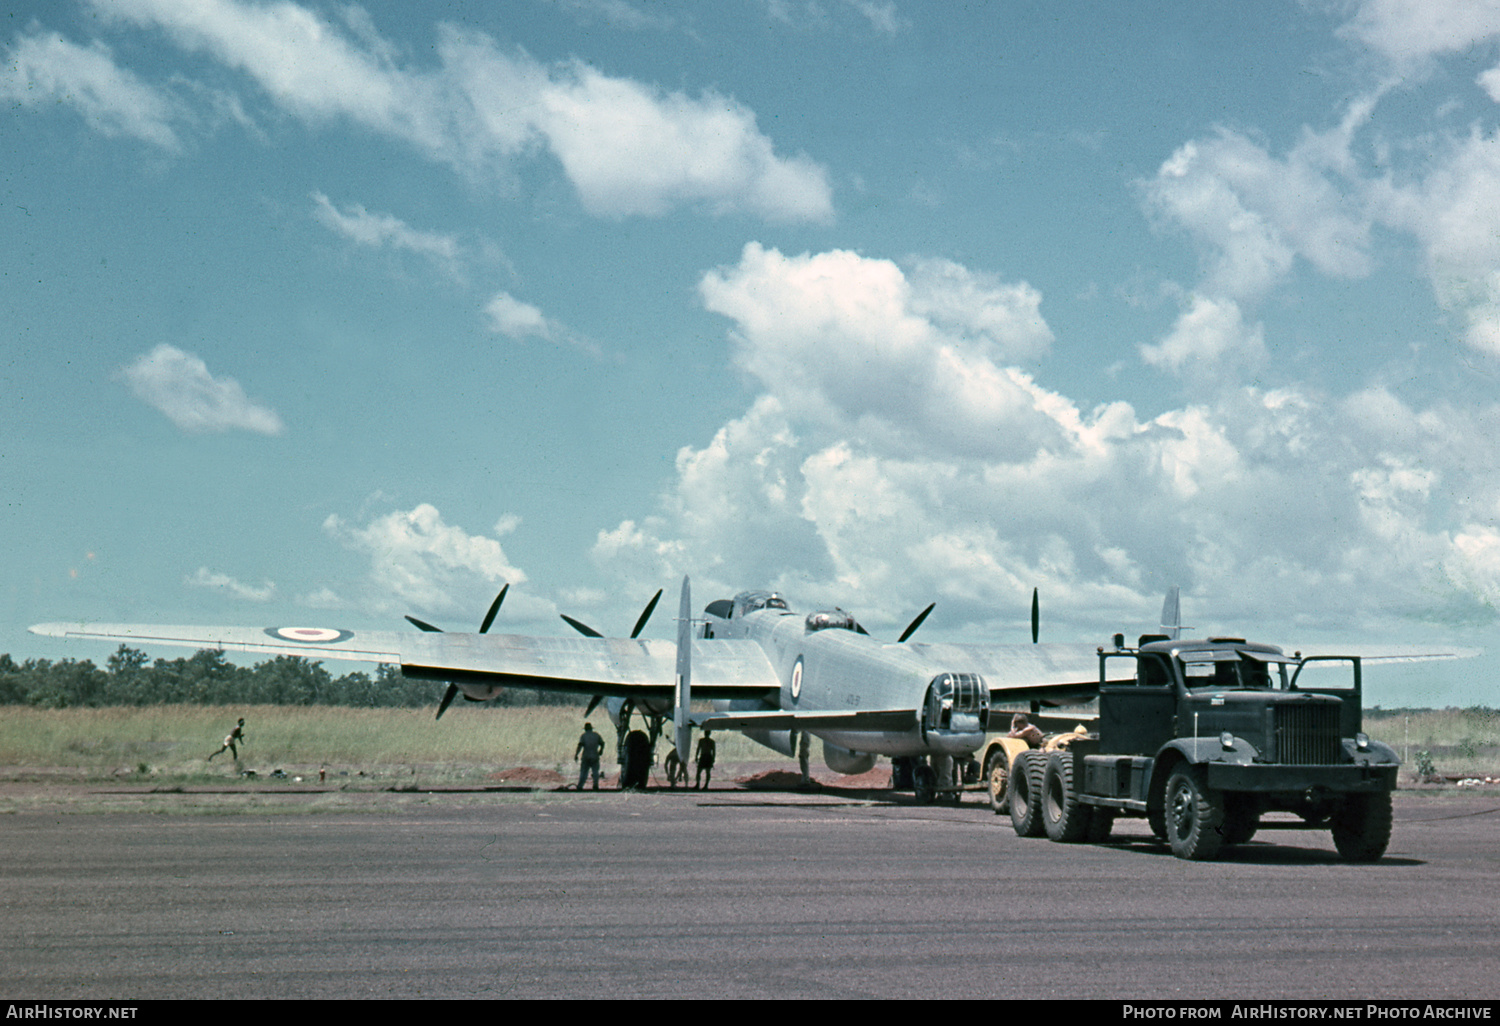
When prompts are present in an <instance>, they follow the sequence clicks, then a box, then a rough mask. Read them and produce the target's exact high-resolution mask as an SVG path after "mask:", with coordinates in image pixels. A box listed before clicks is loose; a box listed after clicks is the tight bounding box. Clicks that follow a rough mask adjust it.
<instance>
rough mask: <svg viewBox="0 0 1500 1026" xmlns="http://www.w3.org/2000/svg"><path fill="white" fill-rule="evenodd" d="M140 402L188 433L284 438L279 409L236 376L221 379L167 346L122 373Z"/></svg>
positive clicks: (192, 358)
mask: <svg viewBox="0 0 1500 1026" xmlns="http://www.w3.org/2000/svg"><path fill="white" fill-rule="evenodd" d="M122 373H123V375H124V378H125V381H126V383H127V384H128V385H129V386H130V390H131V392H133V393H134V394H135V397H136V398H137V399H140V400H141V401H142V402H144V403H146V404H147V405H149V406H152V407H154V408H155V409H157V410H160V411H161V412H162V413H164V414H166V415H167V417H169V418H170V419H171V421H172V423H174V424H176V425H177V426H178V427H180V428H182V429H183V430H184V431H193V432H199V431H230V430H235V429H239V430H244V431H254V432H257V433H259V434H263V435H279V434H281V433H282V432H283V431H284V430H285V429H286V428H285V425H283V424H282V422H281V418H280V417H279V416H278V415H277V414H276V411H274V410H272V409H270V408H268V407H265V406H262V405H260V404H259V403H256V402H253V401H252V400H251V399H250V398H249V397H248V396H246V395H245V390H244V389H243V388H241V387H240V383H239V382H238V381H236V380H234V379H233V378H216V377H214V376H213V375H212V374H210V373H209V371H208V365H207V364H205V363H204V362H203V361H202V360H201V359H199V358H198V357H197V356H194V355H193V354H191V353H185V352H183V351H182V350H181V349H178V348H177V347H176V346H170V345H167V344H166V343H162V344H161V345H158V346H157V347H156V348H155V349H153V350H151V351H150V352H149V353H145V354H143V355H142V356H141V357H140V358H139V359H137V360H136V361H135V362H134V363H132V364H131V365H130V366H128V367H126V368H125V369H124V371H123V372H122Z"/></svg>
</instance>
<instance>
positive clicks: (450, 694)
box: [433, 632, 458, 720]
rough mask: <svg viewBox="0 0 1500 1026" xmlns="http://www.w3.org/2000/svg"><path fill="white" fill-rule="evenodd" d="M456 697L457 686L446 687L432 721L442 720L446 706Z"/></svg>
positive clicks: (446, 709)
mask: <svg viewBox="0 0 1500 1026" xmlns="http://www.w3.org/2000/svg"><path fill="white" fill-rule="evenodd" d="M439 633H441V632H439ZM457 697H458V685H457V684H449V685H448V690H447V691H446V692H444V693H443V700H442V702H440V703H439V704H438V714H437V715H436V716H434V717H433V719H435V720H440V719H442V718H443V713H445V712H447V711H448V706H450V705H452V704H453V700H454V699H455V698H457Z"/></svg>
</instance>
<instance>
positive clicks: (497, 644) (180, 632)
mask: <svg viewBox="0 0 1500 1026" xmlns="http://www.w3.org/2000/svg"><path fill="white" fill-rule="evenodd" d="M31 632H32V633H33V634H43V635H47V636H49V637H59V638H73V639H80V640H87V641H120V642H124V643H125V644H128V645H134V646H152V645H176V646H182V647H187V648H199V649H201V648H210V649H224V650H226V651H234V652H248V653H251V654H253V655H266V656H276V655H292V656H302V657H304V658H312V659H342V660H350V661H353V662H367V663H394V664H398V665H399V666H400V667H401V672H402V673H403V674H405V675H406V676H408V677H415V678H418V679H425V680H438V681H445V682H451V683H456V684H460V685H469V686H478V687H484V686H490V687H527V688H539V689H542V690H545V691H566V692H574V693H576V694H581V695H609V696H615V697H622V698H665V699H670V698H671V697H672V691H673V682H674V680H675V675H676V661H677V646H676V645H675V644H674V643H673V642H670V641H658V640H633V639H628V638H584V637H577V638H563V637H536V636H531V635H524V634H462V633H457V632H455V633H427V632H423V633H412V634H408V633H405V632H397V631H351V630H343V629H339V628H324V627H264V628H262V627H161V626H156V625H148V624H89V623H83V624H70V623H44V624H37V625H36V626H35V627H32V628H31ZM779 688H780V682H779V681H778V680H777V678H776V671H775V669H774V668H773V667H772V666H771V663H770V660H768V659H767V658H766V655H765V652H764V651H763V650H762V649H761V647H760V645H758V644H756V643H755V642H753V641H744V640H738V639H716V640H707V641H694V642H693V694H694V695H695V696H701V697H703V698H755V699H762V700H763V699H764V698H766V697H767V695H768V694H769V696H770V697H771V698H772V699H773V700H774V697H775V695H776V693H777V692H778V690H779Z"/></svg>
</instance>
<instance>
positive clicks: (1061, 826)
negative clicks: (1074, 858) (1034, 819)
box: [1041, 752, 1092, 844]
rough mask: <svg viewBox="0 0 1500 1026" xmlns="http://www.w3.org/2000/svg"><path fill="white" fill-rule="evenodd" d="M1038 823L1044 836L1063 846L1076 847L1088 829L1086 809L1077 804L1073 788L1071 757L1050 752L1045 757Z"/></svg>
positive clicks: (1089, 810) (1068, 754)
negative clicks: (1042, 828)
mask: <svg viewBox="0 0 1500 1026" xmlns="http://www.w3.org/2000/svg"><path fill="white" fill-rule="evenodd" d="M1041 799H1042V800H1041V806H1042V823H1043V825H1044V826H1045V828H1046V831H1047V836H1048V837H1050V838H1051V839H1052V840H1054V841H1061V842H1062V843H1064V844H1077V843H1078V842H1079V841H1081V840H1083V838H1084V835H1085V834H1086V833H1088V829H1089V813H1090V812H1091V811H1092V810H1091V809H1090V808H1089V807H1088V806H1087V805H1085V804H1083V803H1082V802H1080V801H1079V800H1078V792H1077V790H1075V789H1074V787H1073V754H1072V753H1071V752H1053V753H1052V754H1051V755H1049V756H1048V757H1047V768H1046V769H1045V770H1044V771H1043V777H1042V793H1041Z"/></svg>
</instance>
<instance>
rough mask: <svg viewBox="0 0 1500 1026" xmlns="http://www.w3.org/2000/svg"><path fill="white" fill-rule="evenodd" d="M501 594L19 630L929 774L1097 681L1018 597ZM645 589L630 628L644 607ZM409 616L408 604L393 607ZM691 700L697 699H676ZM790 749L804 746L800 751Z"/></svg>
mask: <svg viewBox="0 0 1500 1026" xmlns="http://www.w3.org/2000/svg"><path fill="white" fill-rule="evenodd" d="M504 596H505V592H504V591H503V590H502V592H501V594H500V596H498V597H497V598H496V600H495V603H494V605H492V606H491V607H490V613H489V615H488V616H487V617H486V618H485V621H484V624H483V626H482V627H481V628H480V631H479V632H477V633H460V632H443V631H440V630H439V629H438V628H436V627H432V626H431V625H428V624H424V623H422V622H421V621H418V620H414V619H413V620H412V622H413V623H414V624H415V625H416V626H418V627H420V628H421V632H420V633H410V632H397V631H351V630H344V629H339V628H322V627H264V628H261V627H182V626H179V627H160V626H152V625H141V624H89V623H82V624H70V623H48V624H38V625H36V626H34V627H32V628H30V630H31V631H32V633H34V634H42V635H47V636H51V637H63V638H75V639H85V640H98V641H119V642H124V643H127V644H130V645H137V646H152V645H177V646H185V647H192V648H217V649H224V650H229V651H238V652H248V653H252V654H256V655H266V656H274V655H292V656H302V657H307V658H323V659H340V660H350V661H356V662H373V663H390V664H396V665H399V666H400V667H401V670H402V672H403V673H404V674H405V675H406V676H408V677H415V678H418V679H427V680H433V681H437V682H442V683H447V684H448V685H449V687H448V693H447V694H446V695H445V697H444V699H443V702H442V705H441V706H440V707H439V710H438V716H440V717H441V716H442V713H443V710H445V709H446V708H447V706H448V703H449V702H451V701H452V700H453V698H454V697H456V696H457V695H458V694H463V695H464V697H465V698H467V699H469V700H471V701H481V702H482V701H488V700H491V699H494V698H496V697H498V696H499V695H500V693H501V692H502V691H503V690H504V689H505V688H509V687H525V688H535V689H538V690H544V691H560V692H572V693H575V694H580V695H589V696H593V697H594V703H593V704H591V705H590V710H592V708H593V705H594V704H598V702H600V701H604V700H607V701H608V706H607V708H608V711H609V715H610V718H611V720H613V721H614V722H615V725H616V727H617V729H619V731H620V735H621V738H622V739H623V737H624V734H625V731H626V730H627V729H628V725H629V722H630V717H631V716H632V715H636V714H638V715H641V716H642V717H643V718H644V719H645V720H646V723H647V724H648V726H649V728H650V731H651V741H652V743H653V745H654V743H655V740H656V736H657V735H658V734H659V733H660V731H661V729H662V727H663V725H664V723H665V721H666V720H669V719H670V720H671V721H672V722H673V725H674V728H675V729H674V735H675V742H676V744H677V749H678V751H679V753H680V754H681V757H682V758H683V759H684V760H685V761H686V760H687V758H688V756H689V753H690V751H691V731H692V729H693V727H695V726H696V727H699V728H702V729H708V730H735V731H740V732H743V733H744V734H745V735H746V736H747V737H749V738H751V739H752V740H754V741H756V742H758V743H760V744H763V745H765V746H766V747H768V748H771V749H772V750H774V751H777V752H780V753H781V754H783V755H789V756H790V755H795V754H798V749H799V746H800V745H801V744H802V742H803V740H804V738H806V737H809V736H811V737H818V738H821V739H822V741H823V750H824V751H823V756H824V761H825V762H826V763H827V764H828V766H829V768H831V769H833V770H835V771H836V772H839V773H846V774H852V773H860V772H864V771H866V770H868V769H870V768H871V767H873V765H874V763H875V759H876V757H877V756H881V755H884V756H891V757H893V758H909V759H913V760H915V761H916V763H917V764H919V765H920V764H921V763H923V762H925V761H928V760H930V762H931V763H932V764H933V765H932V769H934V770H937V771H938V772H937V773H936V774H934V776H938V777H939V779H942V777H941V774H942V773H943V771H944V770H946V769H949V768H951V766H952V763H951V762H950V761H949V760H952V759H955V758H959V759H963V758H966V757H968V756H969V755H971V754H972V753H973V752H975V751H976V750H978V749H979V748H980V747H981V746H982V745H983V743H984V739H985V734H986V732H987V731H992V730H1005V729H1007V727H1008V726H1009V723H1008V718H1007V720H1006V722H1004V723H1001V722H999V720H1000V719H1001V717H1000V716H999V715H998V714H994V715H993V720H994V722H992V710H994V709H995V708H996V707H998V706H1007V707H1011V708H1015V707H1024V706H1027V705H1030V707H1031V708H1032V709H1033V710H1035V709H1037V708H1038V707H1039V706H1041V705H1057V704H1070V703H1076V702H1083V701H1087V700H1089V699H1091V698H1093V697H1094V696H1095V694H1096V693H1097V690H1098V686H1099V672H1100V659H1099V652H1100V651H1101V646H1100V645H1097V644H1091V643H1090V644H1037V643H1035V637H1036V629H1037V628H1036V621H1037V612H1036V602H1035V596H1033V605H1032V637H1033V642H1032V643H1031V644H1000V643H986V642H971V643H964V644H953V643H941V642H937V643H924V642H917V641H909V640H907V639H908V638H909V637H910V636H911V634H912V632H913V631H915V630H916V628H917V626H918V625H919V624H920V623H921V622H922V620H923V619H924V618H925V617H926V615H927V613H928V612H930V611H931V607H929V608H928V609H927V610H924V611H923V612H922V614H921V615H919V616H918V617H917V618H916V619H915V620H914V621H913V622H912V624H911V625H910V626H909V627H908V628H907V629H906V631H905V632H903V633H902V635H901V636H900V638H899V640H897V641H881V640H879V639H876V638H873V637H871V636H869V635H868V634H866V633H865V632H864V629H863V628H862V627H860V626H859V625H858V623H856V622H855V620H854V618H853V617H852V616H851V615H850V614H848V613H846V612H844V611H842V610H827V611H820V612H814V613H811V614H808V615H805V616H804V615H800V614H797V613H794V612H793V611H792V610H791V609H790V608H788V606H787V604H786V602H785V601H784V600H783V599H782V598H781V597H780V596H779V595H776V594H775V593H772V592H757V591H751V592H743V593H741V594H740V595H738V596H736V597H735V598H734V599H732V600H730V599H723V600H719V601H715V602H712V603H710V604H709V605H708V607H707V609H706V610H705V615H704V616H703V617H701V618H694V617H693V615H692V606H691V590H690V585H689V581H688V579H687V578H683V582H682V593H681V601H680V603H679V611H678V617H677V640H676V641H675V642H672V641H664V640H655V639H642V638H638V637H636V636H635V635H634V634H633V635H632V636H631V637H629V638H610V637H603V636H600V635H598V634H597V632H593V631H592V630H591V629H589V628H586V627H584V626H583V625H581V624H578V623H576V622H575V621H573V620H571V619H570V618H566V617H565V618H564V619H568V621H569V623H572V624H573V625H574V626H575V627H576V628H578V629H579V630H580V632H582V633H584V634H586V635H588V636H582V637H540V636H533V635H520V634H503V633H494V634H491V633H487V632H488V629H489V626H490V624H491V623H492V622H493V620H494V617H495V613H496V612H497V611H498V608H499V605H500V603H501V601H502V600H503V599H504ZM655 602H656V599H652V602H651V604H650V605H648V607H647V609H646V611H645V612H644V613H643V614H642V616H641V619H640V621H638V622H637V624H636V630H635V634H639V633H640V630H641V628H642V627H643V626H644V624H645V621H646V619H647V618H648V617H649V616H650V612H651V610H652V608H654V606H655ZM408 619H411V618H408ZM1162 619H1163V625H1164V628H1165V629H1168V630H1170V631H1171V632H1172V633H1173V634H1174V635H1175V633H1176V629H1177V627H1178V621H1179V617H1178V603H1177V595H1176V589H1173V591H1172V592H1170V593H1169V594H1168V598H1167V601H1166V603H1164V605H1163V609H1162ZM1465 654H1471V653H1460V652H1456V651H1455V652H1441V651H1431V650H1428V651H1421V652H1418V651H1416V650H1407V651H1396V650H1395V649H1394V648H1392V647H1388V648H1386V649H1385V652H1384V653H1382V654H1379V655H1376V654H1374V653H1371V654H1369V655H1367V656H1366V658H1386V659H1434V658H1436V659H1442V658H1455V657H1458V656H1461V655H1465ZM694 698H697V699H707V700H712V701H713V703H714V706H715V710H716V711H714V712H712V713H702V712H700V713H696V714H693V713H690V712H689V710H690V708H691V702H692V700H693V699H694ZM802 752H803V753H804V754H805V752H806V749H805V747H804V748H803V749H802Z"/></svg>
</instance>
